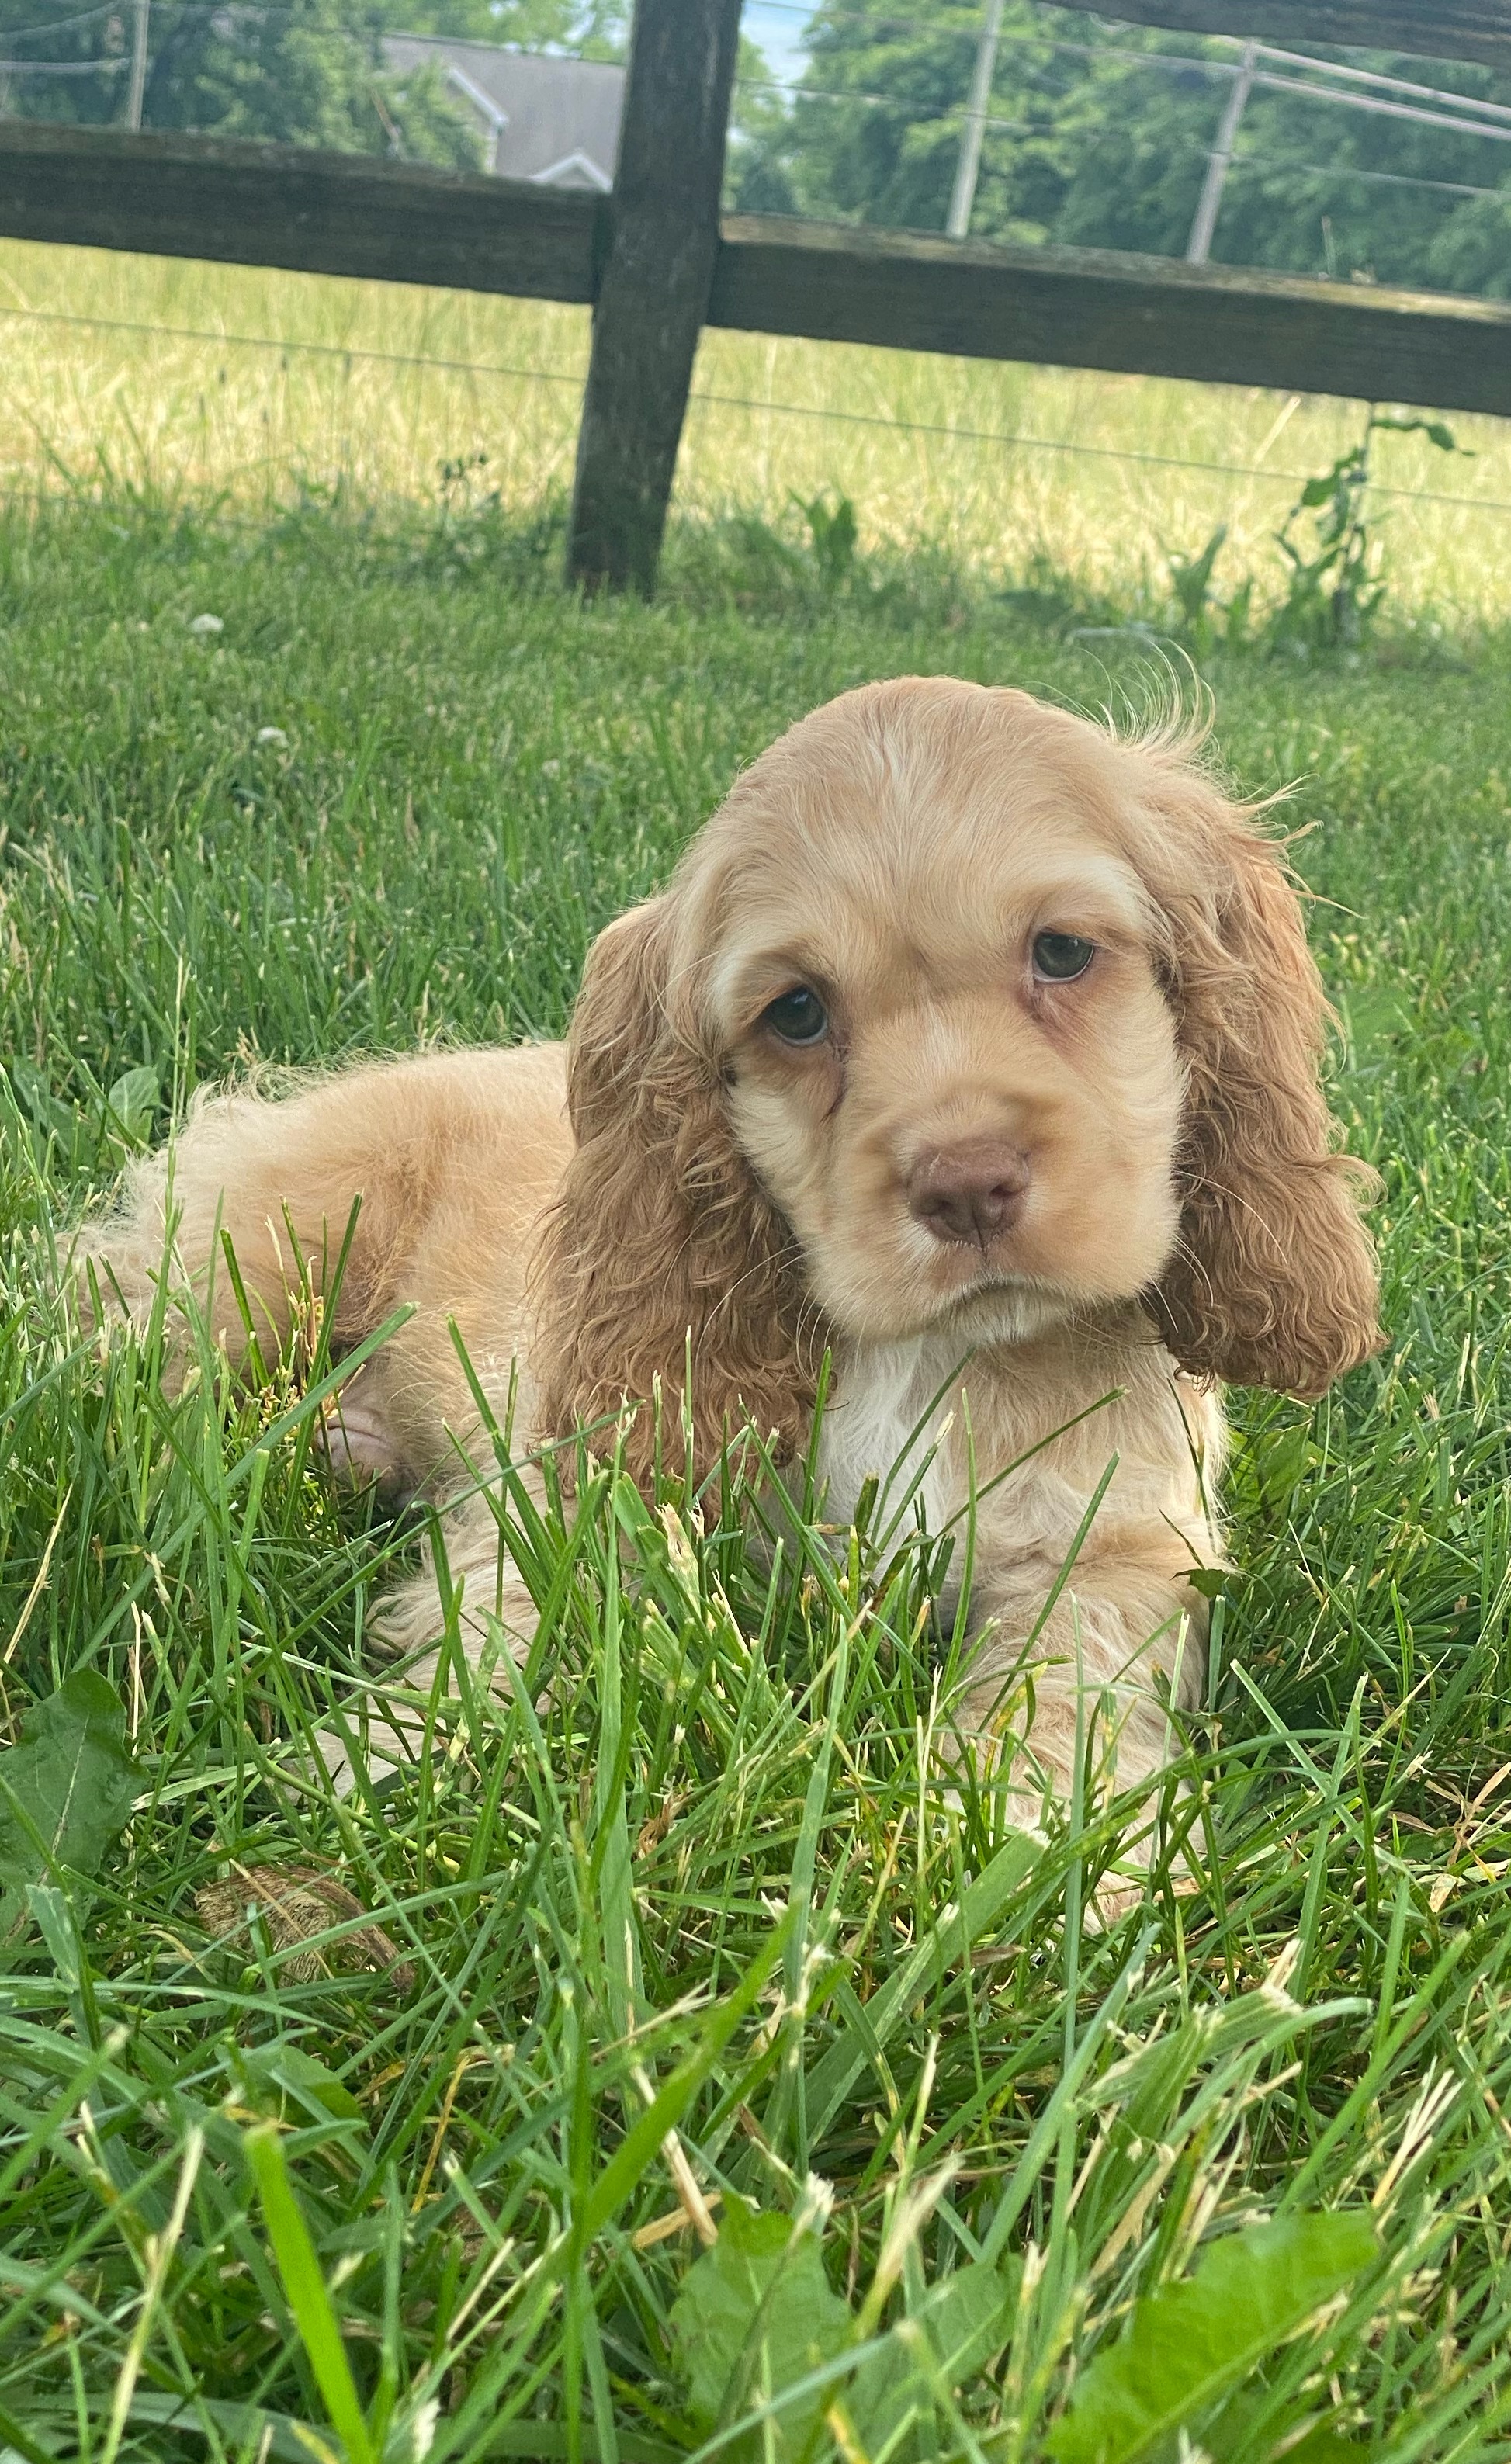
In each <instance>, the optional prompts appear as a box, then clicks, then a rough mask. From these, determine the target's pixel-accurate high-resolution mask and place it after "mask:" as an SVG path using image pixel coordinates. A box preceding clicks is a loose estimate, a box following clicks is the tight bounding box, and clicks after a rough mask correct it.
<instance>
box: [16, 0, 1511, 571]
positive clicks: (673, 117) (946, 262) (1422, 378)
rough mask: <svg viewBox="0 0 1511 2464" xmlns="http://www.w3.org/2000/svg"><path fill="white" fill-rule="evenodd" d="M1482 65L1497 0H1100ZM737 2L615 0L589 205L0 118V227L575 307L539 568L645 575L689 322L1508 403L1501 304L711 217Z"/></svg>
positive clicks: (1132, 12)
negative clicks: (598, 167) (558, 478)
mask: <svg viewBox="0 0 1511 2464" xmlns="http://www.w3.org/2000/svg"><path fill="white" fill-rule="evenodd" d="M1119 11H1120V13H1121V14H1122V15H1123V16H1125V17H1131V18H1137V19H1139V20H1140V21H1142V22H1147V23H1150V24H1158V25H1175V26H1178V27H1182V28H1185V29H1187V30H1190V31H1196V32H1203V33H1211V32H1221V33H1237V32H1241V33H1245V34H1249V33H1255V34H1259V35H1262V36H1266V37H1275V36H1279V37H1281V38H1284V37H1288V36H1291V35H1293V34H1296V33H1300V32H1302V31H1303V23H1304V31H1305V33H1306V36H1307V39H1308V40H1309V41H1310V42H1317V41H1319V40H1324V39H1326V40H1331V41H1334V42H1348V41H1353V42H1361V43H1362V42H1365V41H1369V43H1371V44H1374V45H1378V44H1380V43H1382V42H1387V41H1388V42H1391V44H1394V45H1396V46H1398V47H1400V48H1402V49H1406V48H1412V49H1414V50H1416V51H1418V52H1421V53H1423V54H1426V55H1437V56H1448V57H1454V56H1465V57H1473V58H1478V59H1496V60H1500V61H1502V62H1507V63H1511V0H1417V5H1415V6H1411V5H1408V0H1300V5H1298V0H1243V5H1242V6H1241V8H1236V9H1234V10H1232V11H1230V10H1228V9H1227V8H1224V7H1219V6H1218V5H1216V0H1119ZM738 19H739V0H638V5H637V8H636V12H635V24H634V33H633V37H632V42H631V51H630V65H629V75H628V78H627V82H626V89H625V100H624V125H623V131H622V135H621V143H620V161H619V167H618V172H617V175H616V181H615V187H614V192H613V194H612V196H610V197H599V196H594V195H589V194H586V193H583V192H580V191H573V190H563V189H557V188H549V187H537V186H536V185H534V184H533V183H528V182H515V181H507V180H498V179H492V178H486V177H482V176H477V175H471V174H466V173H460V172H445V171H433V170H429V169H426V168H423V167H420V166H415V165H396V164H387V163H381V162H374V161H372V160H371V159H369V158H368V157H365V156H361V155H335V154H318V153H311V152H307V151H305V150H303V149H301V148H296V147H291V146H274V145H256V144H247V143H230V142H226V141H222V140H219V139H216V138H192V137H162V136H153V135H146V136H137V135H129V134H127V133H125V132H124V131H121V130H116V129H80V128H55V127H49V126H46V125H44V124H42V123H39V122H35V121H3V122H0V234H3V235H5V236H7V237H11V238H20V239H40V240H53V241H58V242H71V243H74V244H76V245H81V246H87V247H96V248H120V249H129V250H133V251H141V252H143V253H148V254H158V255H166V256H193V257H208V258H214V259H219V260H222V261H227V262H230V263H236V264H254V265H277V266H288V267H292V268H294V269H296V271H298V272H302V273H319V274H345V275H361V276H364V277H367V278H369V279H376V280H381V281H393V282H417V283H427V284H436V285H444V286H450V287H455V288H459V289H464V290H474V291H490V292H508V293H513V294H515V295H517V296H519V297H526V298H535V299H561V300H569V301H578V302H580V303H583V304H587V303H591V305H592V308H593V348H592V356H591V360H590V364H589V371H588V378H587V385H586V388H585V391H584V397H583V410H582V421H581V427H580V432H579V440H578V462H577V474H576V482H575V487H574V495H573V509H572V520H571V529H570V544H569V549H568V571H569V575H570V577H571V579H572V580H573V581H575V582H577V583H580V584H581V585H583V586H584V587H587V588H589V589H592V588H597V587H599V586H600V585H602V584H607V585H608V586H610V587H614V588H623V587H624V586H626V585H628V586H633V587H636V588H639V589H642V590H649V589H650V588H651V587H652V585H653V583H654V579H655V571H656V561H657V557H658V554H659V550H660V544H661V536H662V531H663V528H664V525H665V520H666V511H667V504H668V498H669V495H670V491H671V481H672V473H673V470H674V467H675V461H676V452H677V445H678V440H679V438H680V435H681V430H682V424H683V418H684V415H685V412H686V407H687V399H688V391H689V386H690V381H691V373H692V361H693V355H694V352H695V350H696V347H697V341H698V336H699V333H700V332H701V330H702V328H703V326H704V325H705V324H712V325H724V326H734V327H739V328H741V329H743V330H746V331H755V332H761V333H769V334H794V335H805V336H809V337H812V338H814V339H816V340H820V341H845V342H872V343H884V344H887V345H889V346H891V347H893V348H900V349H906V350H920V351H941V352H950V353H959V354H962V355H965V356H969V357H974V358H985V359H1003V360H1024V361H1040V362H1047V363H1054V364H1059V365H1062V366H1071V367H1093V368H1108V369H1119V370H1125V371H1128V372H1130V373H1133V374H1138V375H1149V376H1175V377H1191V378H1196V379H1199V380H1204V381H1207V382H1210V383H1227V384H1237V385H1274V386H1281V387H1285V388H1289V389H1291V390H1294V391H1299V392H1306V393H1331V394H1342V395H1347V396H1349V397H1351V398H1355V399H1359V400H1364V401H1380V400H1385V401H1391V402H1403V403H1415V404H1421V405H1424V406H1427V407H1433V408H1437V409H1457V410H1478V411H1491V412H1496V413H1500V414H1501V415H1511V307H1502V306H1500V304H1499V303H1493V302H1487V301H1483V300H1471V299H1456V298H1450V297H1443V296H1441V295H1435V294H1434V295H1420V294H1416V293H1410V292H1402V291H1388V290H1384V289H1376V288H1373V287H1370V286H1353V285H1344V284H1336V283H1327V282H1323V281H1315V280H1310V279H1306V278H1303V277H1300V276H1292V275H1267V274H1253V273H1244V272H1237V271H1235V270H1233V269H1231V268H1227V267H1221V266H1187V265H1178V264H1174V263H1172V262H1170V261H1169V260H1167V259H1165V258H1161V257H1141V256H1133V255H1125V254H1121V253H1108V252H1103V251H1096V250H1089V249H1050V248H1041V249H1008V248H996V247H991V246H985V245H981V244H977V243H974V242H970V241H961V240H947V239H933V238H926V237H921V236H913V235H910V234H908V233H898V232H881V231H858V230H856V229H854V228H853V227H851V226H849V225H843V226H832V225H827V224H821V223H810V222H795V221H787V220H784V219H782V218H779V217H777V216H773V215H734V216H725V217H723V218H722V219H721V217H720V214H719V190H720V185H721V181H722V177H723V166H724V144H725V130H726V125H727V121H728V116H729V101H730V91H731V86H732V82H733V77H734V50H735V38H736V32H737V27H738Z"/></svg>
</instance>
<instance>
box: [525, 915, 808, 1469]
mask: <svg viewBox="0 0 1511 2464" xmlns="http://www.w3.org/2000/svg"><path fill="white" fill-rule="evenodd" d="M678 896H679V893H678V891H676V890H672V891H668V892H667V893H666V894H665V895H663V896H662V897H660V898H655V899H651V900H650V901H649V902H648V903H647V904H646V905H645V906H642V907H637V908H633V909H631V910H630V912H629V913H628V914H625V915H622V916H621V917H620V918H619V919H618V921H617V922H616V923H613V924H610V925H609V926H608V928H607V929H606V931H604V932H603V933H602V934H601V935H599V938H598V939H597V941H596V942H595V943H594V944H593V947H592V949H591V951H590V952H589V954H588V960H587V966H586V969H585V972H584V975H583V979H582V989H581V992H580V996H579V999H578V1002H577V1007H576V1009H575V1011H574V1013H573V1018H572V1029H571V1037H570V1045H569V1061H568V1079H567V1104H568V1111H569V1113H570V1116H571V1121H572V1127H573V1131H574V1133H575V1134H576V1138H577V1149H576V1153H575V1154H574V1155H573V1157H572V1160H571V1162H570V1164H569V1165H568V1167H567V1172H566V1176H565V1178H564V1180H563V1182H562V1186H561V1192H560V1196H559V1199H558V1203H557V1205H556V1207H555V1208H554V1210H553V1213H552V1215H551V1217H550V1219H549V1220H548V1222H547V1224H546V1226H545V1229H544V1233H543V1237H542V1243H541V1249H540V1253H539V1259H538V1265H537V1334H538V1342H539V1352H538V1358H539V1362H540V1378H541V1393H540V1406H541V1412H540V1419H541V1426H542V1428H543V1429H544V1430H547V1431H549V1432H551V1433H552V1434H553V1435H555V1436H558V1437H565V1436H568V1435H569V1434H570V1433H571V1432H572V1430H573V1429H574V1428H575V1427H577V1426H579V1425H580V1424H583V1423H589V1422H592V1421H596V1420H601V1419H604V1418H605V1417H606V1416H611V1415H613V1414H615V1413H617V1412H618V1410H619V1409H620V1406H621V1404H622V1403H623V1402H624V1400H625V1398H626V1397H627V1398H628V1399H629V1400H630V1401H631V1402H636V1401H639V1402H640V1403H641V1404H642V1407H643V1408H642V1409H641V1410H640V1412H639V1414H638V1415H637V1417H636V1419H635V1422H634V1425H633V1427H632V1428H631V1429H630V1430H629V1432H628V1434H627V1436H626V1438H625V1441H624V1463H625V1466H626V1468H627V1469H628V1471H629V1472H630V1474H631V1476H632V1477H633V1478H634V1479H636V1480H637V1481H639V1482H642V1483H646V1482H648V1480H649V1477H650V1473H651V1469H652V1464H653V1460H654V1452H655V1430H654V1424H653V1416H652V1414H651V1413H650V1411H649V1410H648V1409H646V1408H645V1407H644V1406H645V1398H646V1397H648V1396H650V1395H651V1393H652V1391H653V1389H654V1386H655V1382H656V1380H657V1379H658V1378H659V1379H660V1382H661V1390H662V1394H663V1397H664V1401H663V1413H662V1452H663V1458H664V1460H665V1461H666V1463H668V1466H669V1467H671V1468H673V1469H676V1468H680V1453H681V1437H680V1429H681V1419H682V1408H681V1407H682V1404H683V1401H684V1397H683V1394H682V1389H683V1386H684V1384H685V1382H686V1373H685V1365H684V1364H685V1363H686V1362H687V1361H688V1360H689V1358H690V1363H691V1388H690V1394H689V1395H688V1396H687V1397H686V1402H687V1405H688V1411H689V1418H690V1421H691V1425H692V1431H693V1456H694V1469H695V1471H696V1473H697V1475H698V1476H699V1477H702V1476H703V1475H704V1474H706V1473H707V1472H708V1471H709V1470H710V1469H711V1468H712V1465H713V1463H715V1462H716V1460H717V1457H718V1452H719V1448H720V1446H721V1445H722V1443H723V1442H724V1441H725V1438H726V1437H727V1436H728V1435H730V1434H732V1433H733V1432H734V1431H735V1430H737V1429H739V1428H740V1427H742V1426H743V1425H744V1424H745V1423H746V1422H747V1421H750V1422H753V1423H754V1424H755V1428H756V1429H757V1430H758V1431H759V1432H760V1434H761V1435H762V1436H763V1437H766V1436H773V1435H774V1436H775V1438H776V1441H777V1456H778V1459H780V1458H782V1457H785V1456H787V1455H790V1454H791V1453H793V1452H794V1451H795V1450H796V1449H797V1448H798V1447H799V1445H800V1444H801V1443H802V1441H803V1439H804V1436H805V1434H806V1423H807V1417H808V1413H809V1411H810V1409H811V1407H812V1403H813V1398H814V1393H815V1378H814V1375H813V1374H812V1372H811V1369H810V1370H805V1368H804V1363H803V1356H802V1350H801V1345H800V1342H799V1336H800V1331H801V1329H800V1324H799V1320H800V1318H801V1315H802V1311H803V1287H802V1282H801V1277H800V1271H799V1256H798V1252H797V1249H796V1247H795V1244H794V1243H793V1239H792V1235H791V1233H790V1232H789V1231H788V1229H787V1227H786V1225H785V1223H784V1222H783V1221H782V1220H781V1218H780V1216H779V1215H778V1214H777V1211H776V1209H775V1208H774V1207H773V1206H772V1205H771V1204H770V1202H769V1200H768V1199H766V1198H765V1196H764V1195H763V1193H762V1192H761V1190H760V1188H759V1187H758V1186H757V1184H756V1181H755V1177H754V1176H753V1174H752V1172H751V1170H750V1167H749V1165H748V1164H747V1162H746V1160H745V1158H744V1156H743V1155H741V1153H740V1151H739V1149H738V1148H737V1146H736V1145H735V1143H734V1137H733V1135H732V1133H731V1131H730V1126H729V1121H728V1117H727V1113H726V1108H725V1105H724V1101H723V1095H722V1089H721V1087H720V1081H719V1064H718V1057H717V1055H716V1054H715V1053H714V1052H713V1051H712V1050H711V1049H710V1046H709V1039H708V1037H707V1035H706V1033H704V1032H703V1031H702V1030H701V1024H700V1020H699V1016H698V1005H697V999H696V993H697V976H696V961H695V958H694V959H693V960H692V961H691V962H690V964H689V965H687V966H683V965H681V964H677V965H676V966H675V967H674V966H673V957H672V954H673V948H674V945H676V944H677V943H679V942H680V940H681V937H682V936H681V935H678V933H677V931H676V924H677V905H678ZM677 956H678V958H679V959H680V957H681V952H680V949H679V950H678V952H677Z"/></svg>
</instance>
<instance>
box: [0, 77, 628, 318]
mask: <svg viewBox="0 0 1511 2464" xmlns="http://www.w3.org/2000/svg"><path fill="white" fill-rule="evenodd" d="M603 206H604V200H602V198H599V197H596V196H591V195H588V194H585V193H583V192H582V191H580V190H576V189H568V188H543V187H537V186H536V185H535V183H534V182H532V181H527V180H495V179H490V178H488V177H486V176H484V175H482V174H474V173H470V172H459V171H439V170H431V169H429V168H428V167H427V166H425V165H419V164H400V163H381V162H376V161H374V160H373V159H372V158H371V157H370V156H368V155H364V154H320V153H315V152H311V151H309V150H308V149H306V148H305V147H302V146H295V145H262V144H249V143H245V142H238V143H231V142H230V141H228V140H225V139H221V138H215V137H164V136H134V135H130V134H128V133H127V132H126V131H124V130H121V129H114V128H55V127H50V126H47V125H45V124H43V123H42V122H40V121H24V120H7V121H0V234H3V235H4V236H5V237H6V238H7V239H42V240H58V241H64V242H73V243H75V244H77V245H78V246H81V247H85V248H120V249H130V250H133V251H140V252H141V253H143V254H146V255H153V256H194V257H209V258H213V259H215V260H217V261H219V262H221V263H229V264H232V265H279V266H288V267H291V268H292V269H293V270H294V271H295V272H296V273H299V274H350V275H361V276H365V277H367V278H369V279H372V280H377V281H383V282H423V283H436V284H445V285H448V286H450V287H453V288H457V289H461V290H467V291H502V292H513V293H515V294H517V295H518V296H520V297H524V298H529V299H575V300H581V301H587V300H591V298H592V297H593V268H594V231H595V226H596V221H597V217H598V215H599V213H601V212H602V209H603Z"/></svg>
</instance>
